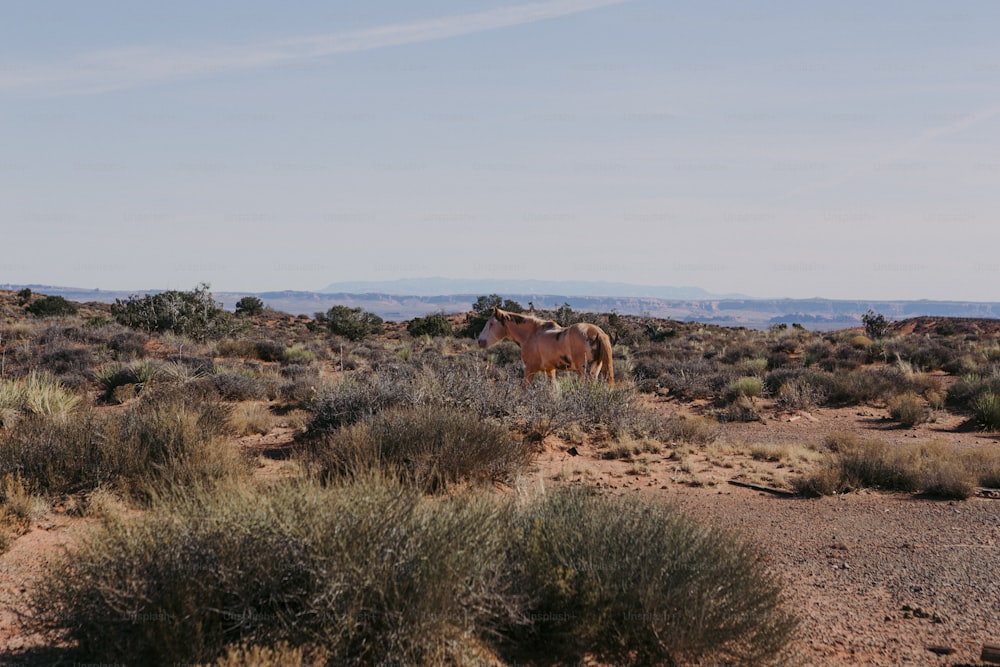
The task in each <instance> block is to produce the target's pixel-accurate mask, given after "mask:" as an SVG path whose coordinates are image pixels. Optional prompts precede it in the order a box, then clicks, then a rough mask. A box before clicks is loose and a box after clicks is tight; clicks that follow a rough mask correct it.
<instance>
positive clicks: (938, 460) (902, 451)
mask: <svg viewBox="0 0 1000 667" xmlns="http://www.w3.org/2000/svg"><path fill="white" fill-rule="evenodd" d="M826 446H827V448H828V449H829V453H828V455H827V457H826V459H825V460H824V461H823V462H822V463H821V465H820V469H819V470H818V471H816V472H814V473H813V474H811V475H808V476H805V477H803V478H801V479H799V480H797V481H796V482H795V488H796V490H797V491H799V492H800V493H802V494H803V495H829V494H833V493H845V492H849V491H853V490H857V489H861V488H877V489H881V490H883V491H898V492H903V493H918V492H919V493H923V494H925V495H927V496H930V497H935V498H945V499H964V498H968V497H969V496H971V495H972V493H973V491H974V490H975V489H974V487H975V484H976V482H977V481H980V480H981V479H983V478H988V477H989V476H990V474H991V473H992V472H993V471H995V469H994V468H992V467H991V468H990V469H989V470H987V469H986V466H985V465H983V463H982V461H983V459H978V458H977V457H975V456H970V455H964V456H958V455H956V454H955V452H953V451H952V450H951V448H949V447H948V445H947V444H946V443H944V442H941V441H930V442H917V443H912V444H905V445H889V444H886V443H884V442H882V441H879V440H862V439H860V438H858V437H856V436H854V435H851V434H848V433H837V434H833V435H831V436H830V437H829V438H828V439H827V442H826ZM977 461H978V462H979V463H978V466H979V467H978V468H977Z"/></svg>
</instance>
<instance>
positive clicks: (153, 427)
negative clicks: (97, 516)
mask: <svg viewBox="0 0 1000 667" xmlns="http://www.w3.org/2000/svg"><path fill="white" fill-rule="evenodd" d="M227 418H228V408H227V407H226V406H224V405H222V404H221V403H219V402H218V401H217V400H212V399H211V398H210V397H206V396H200V395H198V394H196V393H189V392H187V391H185V390H184V389H178V390H173V391H168V390H165V391H163V392H152V393H150V394H149V395H145V394H144V396H143V397H142V398H140V399H139V400H138V401H136V402H134V403H132V404H130V406H129V407H128V408H127V409H126V410H124V411H116V412H98V411H95V410H81V411H79V412H77V413H75V414H73V415H71V416H67V417H64V418H60V417H55V416H52V415H45V414H39V415H32V416H30V417H25V418H22V419H20V420H18V422H17V423H16V424H15V425H14V427H13V428H11V429H8V430H5V431H4V432H3V433H2V434H0V474H6V473H17V474H19V475H20V476H21V477H22V478H23V479H24V480H25V482H26V483H28V484H31V485H32V486H33V487H34V488H36V489H37V490H38V491H39V492H43V493H53V494H68V493H76V492H79V491H87V490H92V489H96V488H99V487H102V486H111V487H114V488H117V489H119V490H121V491H123V492H125V493H128V494H139V495H141V494H142V493H144V492H145V490H146V489H148V487H149V485H150V484H153V483H158V482H162V481H164V480H171V481H175V482H179V483H185V482H195V481H199V480H204V479H212V478H218V477H225V476H227V475H231V474H236V473H238V472H240V471H242V470H244V469H245V465H244V462H243V461H242V460H241V459H240V456H239V454H238V453H237V452H236V451H235V450H234V448H232V447H229V446H227V445H226V443H225V442H224V441H223V439H222V436H223V435H225V434H226V433H227V430H226V428H227V427H226V423H227Z"/></svg>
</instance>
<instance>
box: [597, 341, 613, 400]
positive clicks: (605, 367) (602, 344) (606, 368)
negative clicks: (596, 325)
mask: <svg viewBox="0 0 1000 667" xmlns="http://www.w3.org/2000/svg"><path fill="white" fill-rule="evenodd" d="M597 346H598V348H600V349H599V354H600V359H601V375H603V376H604V378H605V379H606V380H607V381H608V386H612V387H613V386H614V384H615V367H614V362H612V349H611V339H610V338H609V337H608V334H606V333H604V332H603V331H600V333H598V334H597Z"/></svg>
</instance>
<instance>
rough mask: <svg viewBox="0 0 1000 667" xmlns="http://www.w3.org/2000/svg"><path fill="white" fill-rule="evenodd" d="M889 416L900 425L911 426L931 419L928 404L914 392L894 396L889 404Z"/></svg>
mask: <svg viewBox="0 0 1000 667" xmlns="http://www.w3.org/2000/svg"><path fill="white" fill-rule="evenodd" d="M887 407H888V408H889V417H891V418H892V419H893V420H894V421H897V422H899V424H900V426H904V427H907V428H911V427H913V426H916V425H917V424H923V423H924V422H927V421H930V420H931V412H930V409H929V408H928V405H927V404H926V403H925V402H924V401H923V400H922V399H921V398H920V397H919V396H917V395H916V394H914V393H913V392H906V393H905V394H900V395H898V396H893V397H892V398H890V399H889V402H888V404H887Z"/></svg>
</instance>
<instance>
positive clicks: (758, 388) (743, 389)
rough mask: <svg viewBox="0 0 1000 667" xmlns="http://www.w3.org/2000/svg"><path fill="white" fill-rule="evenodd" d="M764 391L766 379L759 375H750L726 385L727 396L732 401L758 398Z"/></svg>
mask: <svg viewBox="0 0 1000 667" xmlns="http://www.w3.org/2000/svg"><path fill="white" fill-rule="evenodd" d="M763 393H764V381H763V380H761V379H760V378H759V377H757V376H754V375H750V376H744V377H741V378H738V379H736V380H733V381H732V382H730V383H729V384H728V385H726V394H725V395H726V398H727V400H730V401H735V400H736V399H738V398H740V397H743V398H750V399H753V398H757V397H758V396H760V395H761V394H763Z"/></svg>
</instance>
